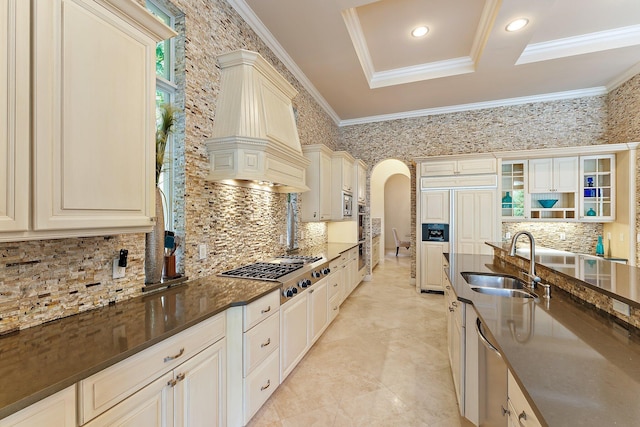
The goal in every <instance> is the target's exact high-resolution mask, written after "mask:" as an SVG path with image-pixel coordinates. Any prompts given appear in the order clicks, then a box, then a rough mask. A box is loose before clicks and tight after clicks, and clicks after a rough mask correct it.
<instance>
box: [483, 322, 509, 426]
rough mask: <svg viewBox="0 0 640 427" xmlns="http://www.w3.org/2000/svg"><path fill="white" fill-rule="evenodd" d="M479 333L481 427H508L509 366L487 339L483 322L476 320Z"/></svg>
mask: <svg viewBox="0 0 640 427" xmlns="http://www.w3.org/2000/svg"><path fill="white" fill-rule="evenodd" d="M476 332H477V333H478V341H479V342H480V344H481V345H479V346H478V383H479V384H478V392H479V396H478V400H479V405H478V406H479V408H478V409H479V414H478V415H479V419H480V420H479V421H480V423H479V426H480V427H498V426H500V427H506V426H507V422H508V419H507V416H506V412H507V411H506V408H507V407H508V406H507V365H506V363H505V362H504V360H503V359H502V355H501V354H500V352H499V351H498V349H497V348H496V347H495V346H494V345H493V344H491V342H490V341H489V340H488V339H487V336H486V334H485V333H484V329H483V327H482V322H481V321H480V319H476Z"/></svg>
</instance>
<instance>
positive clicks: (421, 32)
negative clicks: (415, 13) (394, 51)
mask: <svg viewBox="0 0 640 427" xmlns="http://www.w3.org/2000/svg"><path fill="white" fill-rule="evenodd" d="M428 32H429V27H425V26H422V27H416V28H414V29H413V31H411V35H412V36H413V37H422V36H425V35H426V34H427V33H428Z"/></svg>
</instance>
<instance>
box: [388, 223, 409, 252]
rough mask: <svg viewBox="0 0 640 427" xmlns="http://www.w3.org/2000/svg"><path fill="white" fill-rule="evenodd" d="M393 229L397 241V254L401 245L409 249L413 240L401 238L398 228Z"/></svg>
mask: <svg viewBox="0 0 640 427" xmlns="http://www.w3.org/2000/svg"><path fill="white" fill-rule="evenodd" d="M391 231H393V239H394V240H395V241H396V256H398V251H399V250H400V246H402V247H403V248H407V249H409V247H410V246H411V242H407V241H403V240H400V238H399V237H398V230H396V229H395V228H392V229H391Z"/></svg>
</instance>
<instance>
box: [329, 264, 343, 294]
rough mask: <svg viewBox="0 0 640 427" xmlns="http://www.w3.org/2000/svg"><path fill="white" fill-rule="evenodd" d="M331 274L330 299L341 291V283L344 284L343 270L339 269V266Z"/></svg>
mask: <svg viewBox="0 0 640 427" xmlns="http://www.w3.org/2000/svg"><path fill="white" fill-rule="evenodd" d="M332 271H334V272H333V273H331V276H329V299H331V298H332V297H333V296H334V295H337V294H339V293H340V289H341V285H342V280H343V279H342V270H338V269H337V268H336V269H335V270H332Z"/></svg>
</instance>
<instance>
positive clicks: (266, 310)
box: [260, 306, 271, 314]
mask: <svg viewBox="0 0 640 427" xmlns="http://www.w3.org/2000/svg"><path fill="white" fill-rule="evenodd" d="M270 311H271V306H269V307H267V308H266V309H265V310H261V311H260V313H262V314H265V313H268V312H270Z"/></svg>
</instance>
